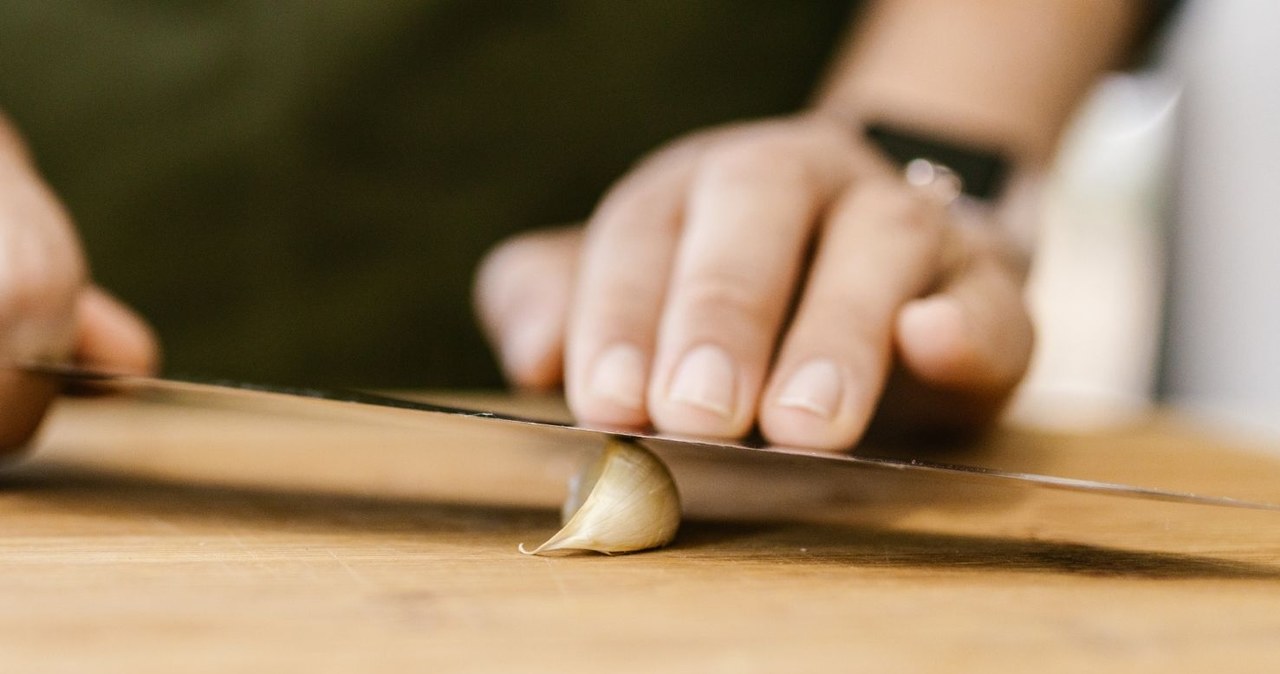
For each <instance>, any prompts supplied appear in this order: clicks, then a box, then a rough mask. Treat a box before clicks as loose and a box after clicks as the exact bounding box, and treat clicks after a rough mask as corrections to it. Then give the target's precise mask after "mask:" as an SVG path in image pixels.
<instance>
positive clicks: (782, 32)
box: [0, 0, 849, 387]
mask: <svg viewBox="0 0 1280 674" xmlns="http://www.w3.org/2000/svg"><path fill="white" fill-rule="evenodd" d="M4 5H5V6H4V10H3V14H2V15H0V106H3V107H4V108H5V109H6V111H7V112H8V114H9V115H10V116H11V117H12V118H13V120H14V121H15V122H16V124H17V125H18V126H19V128H21V129H22V130H23V132H24V133H25V135H26V136H27V138H28V140H29V141H30V143H31V144H32V146H33V147H34V150H35V152H36V154H37V157H38V159H39V162H40V164H41V167H42V170H43V171H44V173H45V175H46V176H47V178H48V180H49V181H50V182H51V183H52V184H53V186H54V188H55V189H56V190H57V191H58V192H59V193H60V194H61V195H62V197H63V199H64V200H65V202H66V204H67V205H68V207H69V208H70V210H71V212H72V213H73V215H74V217H75V218H76V221H77V223H78V225H79V227H80V230H81V232H82V234H83V237H84V240H85V245H86V247H87V249H88V252H89V255H90V259H91V262H92V264H93V269H94V273H95V276H96V278H97V279H98V281H99V282H101V283H102V284H103V285H105V286H107V287H108V288H111V289H112V290H114V291H115V292H117V293H118V294H120V295H121V296H122V297H123V298H124V299H126V300H127V301H129V302H131V303H132V304H134V305H135V306H136V307H138V308H139V309H140V310H141V311H142V313H144V314H145V315H146V316H147V317H148V318H150V320H151V321H152V322H153V323H154V324H155V325H156V327H157V329H158V330H159V332H160V334H161V337H162V339H163V341H164V344H165V350H166V369H167V370H168V371H169V372H171V373H181V374H198V375H208V376H220V377H232V378H242V379H250V380H257V381H266V382H276V383H296V384H312V385H342V386H394V387H481V386H484V387H487V386H496V385H498V384H499V383H500V379H499V376H498V372H497V370H496V367H495V366H494V364H493V361H492V358H491V356H490V355H489V353H488V351H487V348H486V347H485V345H484V343H483V341H482V339H481V337H480V334H479V332H478V331H477V329H476V327H475V324H474V319H473V317H472V313H471V310H470V306H469V286H470V281H471V274H472V272H473V268H474V267H475V265H476V263H477V261H478V260H479V258H480V256H481V255H482V254H483V252H484V250H485V249H487V248H488V247H489V246H491V245H492V244H493V243H495V242H496V241H498V240H500V239H501V238H503V237H505V236H507V235H509V234H512V233H514V232H517V231H520V230H523V229H527V228H531V227H536V226H540V225H546V224H553V223H560V222H566V221H573V220H579V219H582V218H584V217H585V216H586V215H588V214H589V213H590V211H591V208H592V206H593V204H594V202H595V200H596V198H597V197H598V196H599V195H600V193H601V191H602V190H604V189H605V188H606V187H607V186H608V185H609V184H610V182H611V181H613V180H614V179H616V178H617V177H618V176H620V175H621V174H623V173H624V172H625V171H626V169H627V167H628V166H629V165H630V164H631V163H632V162H633V161H634V160H635V159H637V158H638V157H639V156H640V155H641V154H642V153H644V152H646V151H648V150H650V149H652V148H653V147H655V146H656V145H658V144H660V143H661V142H663V141H665V140H668V139H670V138H672V137H674V136H677V135H679V134H681V133H683V132H686V131H689V130H692V129H696V128H698V127H702V126H706V125H711V124H716V123H720V122H724V121H729V120H735V119H743V118H751V117H759V116H765V115H772V114H778V113H784V112H788V111H791V110H794V109H797V108H799V107H800V106H802V105H803V104H804V102H805V101H806V99H807V98H808V96H809V95H810V93H811V91H812V88H813V85H814V83H815V82H816V81H817V79H818V78H819V76H820V73H821V71H822V68H823V66H824V64H825V62H826V61H827V59H828V57H829V55H830V52H831V51H832V49H833V45H834V44H835V43H836V42H837V40H838V39H839V36H840V34H841V33H842V32H843V30H844V28H845V24H846V20H847V17H848V12H849V8H848V5H849V3H848V2H834V1H822V2H816V1H809V2H803V3H794V2H768V1H759V2H756V1H746V0H714V1H713V0H705V1H698V2H688V1H679V0H646V1H644V2H633V3H620V2H608V1H606V0H599V1H592V0H564V1H554V0H542V1H538V2H529V3H523V2H509V1H507V2H498V1H496V0H457V1H437V2H429V1H425V0H424V1H417V2H415V1H411V0H361V1H359V2H352V1H351V0H205V1H194V0H192V1H187V2H178V1H174V0H5V3H4Z"/></svg>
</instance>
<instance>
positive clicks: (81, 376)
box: [14, 362, 1280, 512]
mask: <svg viewBox="0 0 1280 674" xmlns="http://www.w3.org/2000/svg"><path fill="white" fill-rule="evenodd" d="M14 367H16V369H18V370H21V371H24V372H26V373H28V374H31V375H35V376H40V377H47V378H51V379H54V380H56V381H57V382H59V383H61V384H65V385H69V386H73V387H75V388H77V389H80V390H87V391H92V392H102V393H113V392H114V393H127V394H135V395H150V396H160V397H162V398H163V397H168V398H176V399H179V400H181V401H182V402H185V403H193V404H197V405H211V404H219V403H223V402H225V401H227V400H233V401H237V400H238V401H241V402H246V403H250V404H256V405H259V406H262V405H263V404H265V403H269V402H271V401H273V400H274V401H276V402H280V401H285V402H290V403H295V405H294V408H298V406H301V408H305V409H309V410H314V411H315V412H316V413H318V414H326V413H328V412H331V411H333V409H334V406H337V407H340V408H342V409H346V410H349V411H359V412H361V413H363V415H364V416H365V418H367V419H372V420H373V421H375V422H378V421H385V422H387V423H395V424H403V423H405V421H406V420H409V421H410V422H411V423H413V424H415V427H416V428H420V429H422V430H423V431H424V432H426V433H429V432H430V431H432V430H439V429H442V428H446V427H447V428H448V429H449V430H451V431H456V430H457V429H458V428H459V427H464V428H465V430H466V432H467V433H469V434H471V435H472V436H473V437H481V438H493V439H494V441H497V442H503V441H505V442H510V441H511V437H512V432H513V431H514V432H517V433H519V432H520V431H521V430H524V431H537V432H539V433H540V434H542V435H543V436H550V437H551V439H552V440H555V439H557V438H558V439H561V440H563V441H564V442H565V444H568V445H575V446H576V445H581V444H582V442H583V441H584V440H587V441H590V440H603V439H607V438H610V437H614V438H624V439H629V440H633V441H637V442H640V443H642V444H644V445H645V446H647V447H649V448H650V449H652V450H653V451H654V452H655V453H657V454H658V455H659V456H662V457H663V458H668V456H670V455H672V454H676V455H679V456H681V457H683V458H690V457H692V458H695V459H697V460H703V461H723V462H731V461H734V460H744V459H746V460H756V461H764V462H770V461H774V462H778V463H787V464H790V467H791V468H793V469H794V468H801V469H802V470H813V471H823V470H825V469H828V468H833V467H837V466H839V467H844V468H854V469H863V470H869V471H896V472H900V473H904V474H911V475H918V476H920V477H923V478H933V479H943V480H948V479H950V480H955V479H960V480H963V481H967V482H979V483H984V484H990V485H993V486H999V485H1022V486H1028V487H1033V488H1040V489H1053V490H1063V491H1070V492H1081V493H1087V494H1096V495H1102V496H1113V497H1128V498H1139V499H1146V500H1154V501H1165V502H1171V503H1184V504H1194V505H1204V506H1219V507H1228V508H1244V509H1251V510H1267V511H1274V512H1280V503H1270V502H1262V501H1252V500H1244V499H1238V498H1232V497H1226V496H1210V495H1203V494H1196V493H1189V492H1180V491H1172V490H1165V489H1159V488H1152V487H1143V486H1136V485H1129V484H1120V483H1114V482H1101V481H1095V480H1086V479H1079V478H1072V477H1062V476H1055V475H1045V474H1037V473H1027V472H1016V471H1007V470H999V469H993V468H986V467H981V466H973V465H964V464H957V463H944V462H936V461H928V460H921V459H915V458H911V459H905V458H897V457H883V456H867V455H861V454H832V453H827V452H819V451H814V450H805V449H799V448H793V447H779V446H766V445H764V444H752V443H749V442H742V441H739V442H722V441H718V440H709V439H700V438H689V437H680V436H674V435H666V434H659V433H652V432H645V431H638V430H626V429H617V428H598V427H588V426H580V425H574V424H571V423H565V422H559V421H551V420H546V419H535V418H530V417H524V416H517V415H511V414H505V413H500V412H493V411H485V410H475V409H467V408H463V407H454V406H449V405H441V404H436V403H429V402H422V401H418V400H409V399H406V398H398V397H394V396H388V395H381V394H374V393H367V392H360V391H336V390H321V389H313V388H289V387H280V386H266V385H262V384H255V383H247V382H238V381H227V380H201V379H196V378H160V377H149V376H142V375H136V374H125V373H118V372H109V371H102V370H95V369H91V368H85V367H82V366H79V365H71V364H65V363H45V362H40V363H23V364H19V365H16V366H14ZM370 415H372V416H370Z"/></svg>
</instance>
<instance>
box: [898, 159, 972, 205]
mask: <svg viewBox="0 0 1280 674" xmlns="http://www.w3.org/2000/svg"><path fill="white" fill-rule="evenodd" d="M902 178H903V179H904V180H906V181H907V184H908V185H911V186H912V187H918V188H920V189H923V190H926V191H927V192H929V193H930V194H932V195H934V196H936V197H937V198H938V199H939V200H941V201H942V203H944V204H951V203H952V202H954V201H955V200H956V199H959V198H960V195H961V194H964V181H963V180H961V179H960V176H959V175H958V174H957V173H956V172H955V171H952V170H951V169H949V168H947V167H946V166H943V165H942V164H939V163H938V162H935V161H932V160H929V159H925V158H923V157H920V158H917V159H912V160H911V161H909V162H907V165H906V166H904V167H903V168H902Z"/></svg>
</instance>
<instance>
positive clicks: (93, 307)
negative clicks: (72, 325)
mask: <svg viewBox="0 0 1280 674" xmlns="http://www.w3.org/2000/svg"><path fill="white" fill-rule="evenodd" d="M75 353H76V355H75V357H76V360H77V361H78V362H81V363H84V364H86V365H91V366H94V367H100V368H103V369H106V370H111V371H118V372H130V373H136V374H154V373H155V372H156V371H158V370H159V368H160V347H159V341H158V340H157V339H156V336H155V333H154V332H153V331H152V330H151V327H150V326H149V325H147V323H146V321H144V320H142V318H141V317H140V316H138V314H137V313H135V312H134V311H133V310H132V309H130V308H129V307H127V306H125V304H124V303H122V302H121V301H120V300H118V299H116V298H115V297H114V296H112V295H111V294H110V293H108V292H106V291H105V290H103V289H102V288H99V287H97V286H90V287H88V288H86V289H85V290H84V291H83V292H81V293H80V297H79V298H78V300H77V302H76V352H75Z"/></svg>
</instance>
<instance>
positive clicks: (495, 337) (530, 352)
mask: <svg viewBox="0 0 1280 674" xmlns="http://www.w3.org/2000/svg"><path fill="white" fill-rule="evenodd" d="M581 245H582V228H581V227H558V228H554V229H544V230H540V231H537V232H532V233H529V234H525V235H522V236H518V237H516V238H514V239H510V240H508V241H506V242H504V243H503V244H501V245H499V246H498V247H497V248H495V249H494V250H493V251H492V252H490V253H489V254H488V255H487V256H486V257H485V259H484V261H483V262H482V263H481V264H480V267H479V271H478V272H477V273H476V282H475V306H476V310H477V312H478V314H479V317H480V323H481V326H482V327H483V328H484V331H485V334H486V335H487V336H488V338H489V341H490V343H492V344H493V346H494V350H495V351H496V352H497V353H498V356H499V360H500V362H501V365H502V369H503V372H504V373H505V374H506V377H507V380H508V381H510V382H511V383H512V384H514V385H516V386H518V387H521V388H533V389H546V388H551V387H553V386H555V385H557V384H559V383H560V377H561V371H562V363H563V359H562V356H561V354H562V352H563V349H564V336H565V322H566V320H567V317H568V313H569V301H570V297H571V296H572V294H573V282H574V276H575V275H576V267H577V259H578V253H579V250H580V248H581Z"/></svg>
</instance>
